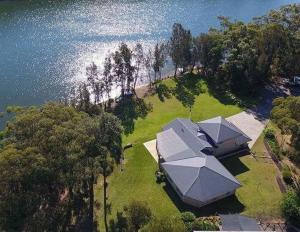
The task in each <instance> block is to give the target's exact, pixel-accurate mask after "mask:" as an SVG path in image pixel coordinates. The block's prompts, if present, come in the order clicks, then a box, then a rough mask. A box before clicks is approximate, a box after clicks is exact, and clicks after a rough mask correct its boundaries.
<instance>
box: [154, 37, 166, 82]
mask: <svg viewBox="0 0 300 232" xmlns="http://www.w3.org/2000/svg"><path fill="white" fill-rule="evenodd" d="M165 62H166V55H165V45H164V44H163V43H162V44H158V43H157V44H156V45H155V47H154V54H153V63H152V68H153V71H154V82H155V81H157V74H159V79H161V70H162V68H163V67H164V66H165Z"/></svg>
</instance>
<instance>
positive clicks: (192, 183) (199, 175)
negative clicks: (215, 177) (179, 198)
mask: <svg viewBox="0 0 300 232" xmlns="http://www.w3.org/2000/svg"><path fill="white" fill-rule="evenodd" d="M203 167H204V166H202V167H200V168H199V170H198V174H197V176H196V178H195V180H194V181H193V183H192V184H191V186H190V187H189V188H188V189H187V190H186V192H185V193H184V194H186V193H187V192H188V191H189V190H190V189H191V188H192V187H193V185H194V184H195V183H196V180H197V179H198V178H199V176H200V169H201V168H203Z"/></svg>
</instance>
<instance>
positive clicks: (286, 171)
mask: <svg viewBox="0 0 300 232" xmlns="http://www.w3.org/2000/svg"><path fill="white" fill-rule="evenodd" d="M282 178H283V180H284V182H285V183H287V184H289V185H290V184H292V183H293V178H292V173H291V170H290V168H289V167H288V166H287V165H284V166H283V169H282Z"/></svg>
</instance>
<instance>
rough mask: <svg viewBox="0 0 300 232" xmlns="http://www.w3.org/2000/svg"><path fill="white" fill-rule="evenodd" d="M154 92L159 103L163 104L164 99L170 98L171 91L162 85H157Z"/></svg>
mask: <svg viewBox="0 0 300 232" xmlns="http://www.w3.org/2000/svg"><path fill="white" fill-rule="evenodd" d="M155 92H156V93H157V96H158V98H159V100H160V101H161V102H164V101H165V99H169V98H171V90H170V89H169V87H168V86H167V85H166V84H164V83H158V85H157V86H156V89H155Z"/></svg>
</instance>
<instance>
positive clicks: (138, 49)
mask: <svg viewBox="0 0 300 232" xmlns="http://www.w3.org/2000/svg"><path fill="white" fill-rule="evenodd" d="M133 57H134V61H135V73H134V82H133V90H135V87H136V83H137V81H138V79H139V78H141V76H140V70H141V68H142V64H143V61H144V59H145V58H144V50H143V46H142V44H140V43H137V44H136V46H135V47H134V50H133Z"/></svg>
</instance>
